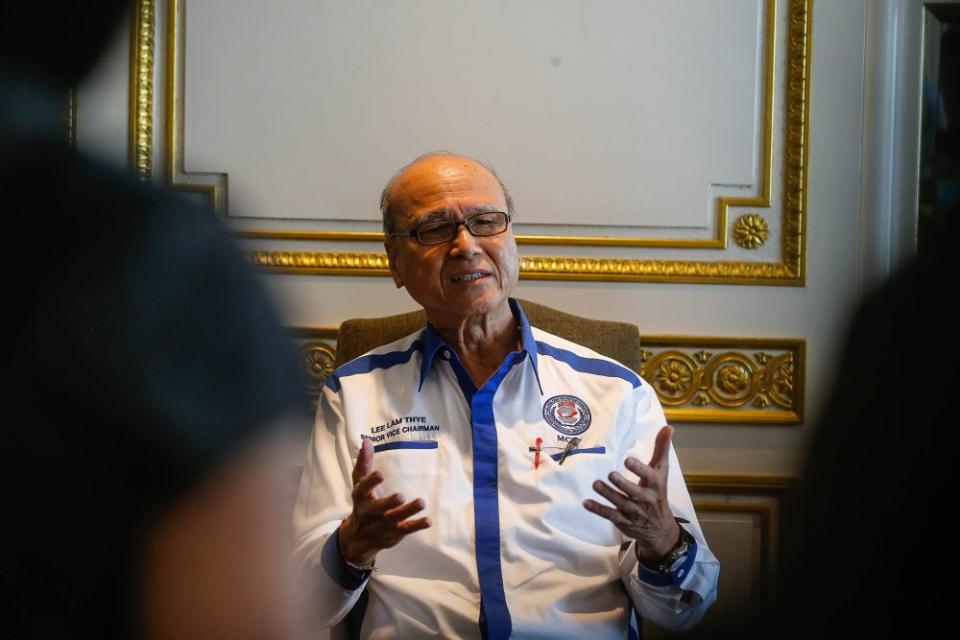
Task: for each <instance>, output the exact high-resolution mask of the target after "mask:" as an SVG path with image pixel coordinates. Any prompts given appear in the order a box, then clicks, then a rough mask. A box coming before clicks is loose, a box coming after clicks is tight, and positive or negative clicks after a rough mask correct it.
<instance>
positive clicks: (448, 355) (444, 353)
mask: <svg viewBox="0 0 960 640" xmlns="http://www.w3.org/2000/svg"><path fill="white" fill-rule="evenodd" d="M442 355H443V359H444V360H449V359H450V352H449V351H448V350H447V349H444V350H443V354H442Z"/></svg>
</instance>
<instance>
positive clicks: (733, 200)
mask: <svg viewBox="0 0 960 640" xmlns="http://www.w3.org/2000/svg"><path fill="white" fill-rule="evenodd" d="M783 2H784V3H785V6H786V11H787V15H786V20H785V21H784V22H782V23H781V22H779V18H778V0H765V4H764V11H765V16H766V17H765V24H764V27H763V29H764V39H765V42H764V48H763V57H764V62H763V70H762V78H761V83H762V85H763V88H762V98H761V99H762V101H763V124H762V127H761V135H760V140H761V143H760V149H759V152H758V153H759V155H758V157H759V159H760V160H759V162H760V184H759V185H758V191H759V193H758V195H757V196H753V197H718V198H717V200H716V203H717V204H716V225H715V227H716V234H715V236H714V237H712V238H704V239H669V238H621V237H591V236H559V235H558V236H550V235H522V234H521V235H519V236H518V238H517V240H518V243H519V244H521V245H526V244H530V245H553V246H569V247H574V246H597V247H671V248H683V249H704V248H715V249H725V248H727V246H728V238H729V236H730V235H732V234H733V233H734V231H733V228H732V227H733V225H731V224H729V223H728V218H729V214H730V207H755V208H766V207H770V206H771V203H772V199H771V191H772V189H771V184H772V178H773V170H774V169H773V166H774V161H773V151H774V127H775V125H774V120H775V117H774V103H775V90H776V88H777V87H778V86H782V87H783V89H784V96H783V104H784V112H783V118H784V123H783V127H784V128H783V136H784V137H783V142H782V145H781V146H782V147H783V161H782V177H783V185H782V189H781V191H782V228H781V230H780V235H781V241H782V247H781V258H780V260H779V261H774V262H748V261H725V262H709V261H702V260H697V261H686V260H651V259H634V258H629V257H623V258H620V257H612V258H582V257H576V256H569V257H567V256H565V257H560V258H553V257H538V256H529V257H526V258H524V272H523V277H526V278H532V279H551V280H628V281H670V282H685V283H712V284H765V285H799V286H802V285H803V284H804V281H805V258H804V255H805V242H806V239H805V235H806V234H805V229H806V189H807V157H808V148H807V147H808V144H807V142H808V136H809V126H808V123H809V108H810V104H809V103H810V63H811V55H810V51H811V25H812V5H813V0H783ZM166 5H167V22H166V24H167V27H166V48H167V68H166V92H167V99H166V108H165V111H166V130H167V136H166V148H165V150H164V155H165V158H166V172H165V177H166V181H167V183H168V184H169V185H170V186H172V187H173V188H175V189H178V190H182V191H187V192H193V193H202V194H204V195H206V196H207V197H208V198H209V200H210V202H211V204H212V205H213V206H214V207H216V208H217V210H219V211H221V212H224V213H225V212H226V211H227V200H228V195H227V186H228V178H227V175H226V174H225V173H199V172H189V171H186V170H185V168H184V166H183V156H184V154H183V143H184V141H183V124H184V113H183V105H184V95H183V91H184V64H185V60H184V13H185V6H186V0H169V1H168V2H167V3H166ZM154 7H155V5H154V0H139V1H138V5H137V15H138V20H139V23H138V24H139V25H140V27H141V28H142V29H144V30H146V31H149V35H152V30H149V29H148V26H152V24H153V19H154V15H155V8H154ZM779 24H785V28H786V38H785V41H786V48H785V51H784V53H783V55H784V58H785V65H784V66H785V68H786V74H785V76H786V77H785V79H784V81H783V82H782V83H779V84H778V82H777V77H776V76H777V74H776V72H775V70H776V69H777V68H779V65H778V64H777V51H776V43H777V41H778V40H779V38H778V36H777V28H778V25H779ZM146 31H145V32H144V33H143V34H142V35H141V37H140V42H141V43H142V44H143V45H144V46H137V47H135V53H134V60H133V61H132V68H133V69H135V70H137V75H138V77H140V76H139V73H140V70H142V69H145V68H146V67H147V66H149V65H152V56H153V51H154V47H150V46H146V45H145V43H146V41H147V39H148V38H147V37H146V36H147V35H148V33H146ZM138 33H139V30H138ZM151 68H152V67H151ZM149 77H150V78H152V75H150V76H149ZM137 95H138V96H139V98H138V101H137V103H136V105H134V103H133V102H134V101H133V100H131V122H132V123H133V131H132V132H131V138H132V140H134V141H137V142H136V143H133V142H132V148H133V145H134V144H135V145H137V146H136V149H137V151H136V152H135V153H132V154H131V155H132V156H133V157H135V158H136V159H137V160H136V161H137V163H138V164H137V170H138V172H141V173H142V172H149V170H150V168H149V157H150V153H149V151H150V142H149V141H150V139H151V138H150V136H152V122H151V116H150V114H152V99H153V94H152V89H151V90H150V91H139V90H138V93H137ZM140 98H142V100H141V99H140ZM239 235H241V236H242V237H245V238H249V239H254V240H258V241H266V240H290V239H297V240H305V241H312V240H318V241H319V240H323V241H341V242H353V241H365V242H379V241H380V240H381V236H380V234H379V233H375V232H357V231H344V232H338V231H296V230H289V231H288V230H276V229H274V230H251V229H247V230H244V231H242V232H239ZM254 261H255V263H256V264H259V265H261V266H264V267H267V268H269V269H271V270H273V271H276V272H280V273H300V274H314V275H337V274H351V275H376V276H381V275H385V274H386V273H387V271H386V269H385V268H384V266H383V265H384V264H385V260H384V257H383V256H382V255H381V254H373V253H341V252H309V251H304V252H291V251H277V250H273V249H265V250H259V251H257V252H256V257H255V260H254Z"/></svg>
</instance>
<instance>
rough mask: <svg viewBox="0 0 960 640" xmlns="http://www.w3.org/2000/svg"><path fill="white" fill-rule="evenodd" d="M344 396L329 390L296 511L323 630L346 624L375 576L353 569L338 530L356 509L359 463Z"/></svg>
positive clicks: (298, 543) (303, 561)
mask: <svg viewBox="0 0 960 640" xmlns="http://www.w3.org/2000/svg"><path fill="white" fill-rule="evenodd" d="M342 406H343V405H342V399H341V398H340V394H339V393H337V392H334V391H333V390H332V389H331V388H330V387H329V386H326V387H324V389H323V393H321V395H320V399H319V401H318V402H317V415H316V421H315V423H314V429H313V435H312V436H311V438H310V443H309V446H308V448H307V460H306V463H305V464H304V467H303V474H302V475H301V478H300V489H299V492H298V494H297V500H296V504H295V508H294V535H295V544H294V553H295V555H296V558H297V561H298V563H299V564H300V566H301V567H302V569H303V571H304V574H305V578H306V582H307V583H308V584H309V585H310V590H311V591H310V593H311V596H310V610H311V611H312V612H313V613H314V615H315V616H316V619H315V620H314V622H315V623H316V624H317V625H318V626H320V627H321V628H326V627H330V626H333V625H335V624H337V623H338V622H340V621H341V620H343V618H344V617H345V616H346V615H347V614H348V613H349V612H350V610H351V609H352V608H353V607H354V605H355V604H357V601H358V600H359V599H360V595H361V594H362V593H363V590H364V588H365V587H366V585H367V582H368V580H369V578H370V572H369V571H365V572H364V571H357V570H355V569H353V568H351V567H350V566H348V565H347V564H346V563H345V562H344V561H343V558H342V556H341V554H340V550H339V541H338V529H339V527H340V523H341V521H342V520H343V519H344V518H345V517H347V515H349V513H350V511H351V509H352V504H353V503H352V498H351V495H350V494H351V490H352V488H353V479H352V477H351V473H352V470H353V465H354V462H355V460H356V455H355V454H354V452H353V450H352V448H351V445H350V443H349V442H348V441H347V437H346V430H345V428H344V414H343V410H342Z"/></svg>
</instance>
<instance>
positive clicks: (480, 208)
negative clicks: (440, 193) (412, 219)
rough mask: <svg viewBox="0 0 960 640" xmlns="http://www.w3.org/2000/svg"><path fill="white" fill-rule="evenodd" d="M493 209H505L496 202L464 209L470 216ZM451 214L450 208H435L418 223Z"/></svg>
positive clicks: (432, 220)
mask: <svg viewBox="0 0 960 640" xmlns="http://www.w3.org/2000/svg"><path fill="white" fill-rule="evenodd" d="M491 211H503V207H500V206H499V205H495V204H475V205H473V206H472V207H466V208H465V209H464V210H463V215H464V216H469V215H473V214H476V213H490V212H491ZM450 215H451V211H450V209H435V210H433V211H431V212H429V213H427V214H425V215H424V216H423V217H421V218H420V219H419V220H418V221H417V224H420V223H422V222H434V221H436V220H446V219H448V218H449V217H450Z"/></svg>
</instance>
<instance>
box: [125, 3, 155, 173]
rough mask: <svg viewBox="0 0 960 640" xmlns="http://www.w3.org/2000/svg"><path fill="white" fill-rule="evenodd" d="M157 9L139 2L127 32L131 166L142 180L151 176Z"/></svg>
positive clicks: (153, 5)
mask: <svg viewBox="0 0 960 640" xmlns="http://www.w3.org/2000/svg"><path fill="white" fill-rule="evenodd" d="M156 15H157V6H156V1H155V0H139V1H138V2H137V5H136V11H135V12H134V14H133V22H132V25H131V30H130V116H129V120H130V151H129V157H130V166H131V168H132V169H133V171H134V172H135V173H136V174H137V176H138V177H139V178H140V179H141V180H149V179H150V178H151V176H152V174H153V71H154V57H155V56H154V44H155V40H156V39H155V37H154V34H155V32H156Z"/></svg>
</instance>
